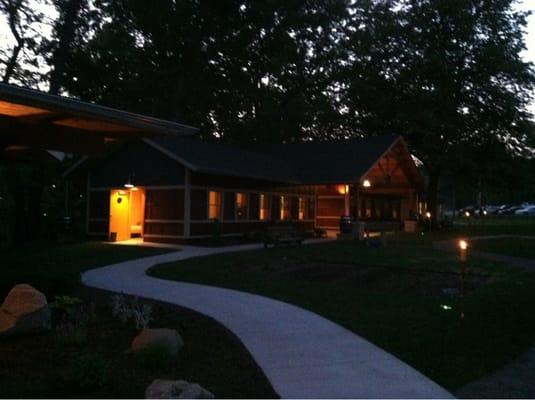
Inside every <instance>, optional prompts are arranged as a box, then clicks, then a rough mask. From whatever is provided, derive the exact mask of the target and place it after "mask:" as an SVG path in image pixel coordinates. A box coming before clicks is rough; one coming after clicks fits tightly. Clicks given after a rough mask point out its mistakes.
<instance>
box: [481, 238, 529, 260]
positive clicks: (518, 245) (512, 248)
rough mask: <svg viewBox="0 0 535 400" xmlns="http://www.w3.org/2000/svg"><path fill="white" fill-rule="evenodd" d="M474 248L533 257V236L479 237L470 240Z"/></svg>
mask: <svg viewBox="0 0 535 400" xmlns="http://www.w3.org/2000/svg"><path fill="white" fill-rule="evenodd" d="M472 247H473V248H474V250H479V251H485V252H488V253H498V254H505V255H508V256H513V257H523V258H531V259H535V237H534V238H533V239H528V238H496V239H480V240H474V241H473V242H472Z"/></svg>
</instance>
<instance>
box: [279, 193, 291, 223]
mask: <svg viewBox="0 0 535 400" xmlns="http://www.w3.org/2000/svg"><path fill="white" fill-rule="evenodd" d="M289 218H290V198H289V197H288V196H281V221H285V220H287V219H289Z"/></svg>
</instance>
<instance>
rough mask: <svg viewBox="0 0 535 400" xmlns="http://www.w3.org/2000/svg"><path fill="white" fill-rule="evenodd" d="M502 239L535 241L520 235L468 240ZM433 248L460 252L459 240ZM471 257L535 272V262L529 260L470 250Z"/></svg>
mask: <svg viewBox="0 0 535 400" xmlns="http://www.w3.org/2000/svg"><path fill="white" fill-rule="evenodd" d="M501 238H518V239H534V241H533V242H534V243H535V238H534V237H533V236H519V235H494V236H473V237H470V238H469V239H468V240H470V241H474V240H483V239H501ZM433 247H434V248H435V249H438V250H445V251H449V252H458V251H459V249H458V247H457V239H450V240H442V241H439V242H435V243H433ZM470 255H471V256H474V257H479V258H483V259H485V260H490V261H497V262H503V263H504V264H508V265H512V266H514V267H517V268H522V269H524V270H526V271H529V272H535V260H530V259H528V258H522V257H513V256H507V255H504V254H498V253H489V252H484V251H477V250H470Z"/></svg>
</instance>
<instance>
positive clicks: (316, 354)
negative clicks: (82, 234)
mask: <svg viewBox="0 0 535 400" xmlns="http://www.w3.org/2000/svg"><path fill="white" fill-rule="evenodd" d="M260 247H261V246H259V245H243V246H232V247H225V248H199V247H188V246H184V247H183V250H182V251H179V252H174V253H167V254H162V255H158V256H153V257H147V258H141V259H137V260H132V261H127V262H123V263H119V264H114V265H109V266H106V267H102V268H98V269H94V270H91V271H88V272H85V273H84V274H83V275H82V282H83V283H84V284H85V285H87V286H91V287H95V288H99V289H106V290H111V291H115V292H124V293H126V294H131V295H136V296H140V297H146V298H151V299H155V300H161V301H165V302H168V303H173V304H177V305H180V306H183V307H187V308H190V309H192V310H195V311H197V312H200V313H202V314H205V315H208V316H210V317H212V318H214V319H215V320H217V321H219V322H220V323H222V324H223V325H225V326H226V327H227V328H229V329H230V330H231V331H232V332H234V334H236V335H237V336H238V337H239V339H240V340H241V341H242V342H243V344H244V345H245V347H246V348H247V349H248V350H249V352H250V353H251V354H252V356H253V358H254V359H255V361H256V362H257V363H258V365H259V366H260V367H261V368H262V369H263V371H264V373H265V374H266V376H267V377H268V379H269V381H270V382H271V384H272V385H273V388H274V389H275V391H276V392H277V393H279V395H280V396H281V397H283V398H451V395H450V394H449V393H448V392H447V391H446V390H444V389H443V388H441V387H440V386H438V385H437V384H436V383H434V382H432V381H431V380H429V379H428V378H427V377H425V376H424V375H422V374H421V373H419V372H418V371H416V370H415V369H413V368H411V367H410V366H408V365H407V364H405V363H403V362H402V361H400V360H399V359H397V358H395V357H394V356H392V355H391V354H389V353H387V352H385V351H383V350H381V349H379V348H378V347H376V346H374V345H373V344H371V343H370V342H368V341H366V340H364V339H363V338H361V337H359V336H357V335H355V334H354V333H352V332H350V331H348V330H347V329H345V328H342V327H341V326H339V325H337V324H335V323H333V322H331V321H329V320H327V319H325V318H323V317H321V316H319V315H317V314H314V313H312V312H310V311H307V310H304V309H302V308H299V307H296V306H293V305H290V304H287V303H283V302H280V301H277V300H273V299H270V298H267V297H262V296H257V295H254V294H249V293H244V292H239V291H235V290H229V289H223V288H217V287H212V286H204V285H197V284H191V283H183V282H174V281H167V280H162V279H157V278H153V277H149V276H147V275H145V271H146V270H147V269H148V268H150V267H152V266H154V265H156V264H160V263H165V262H171V261H178V260H184V259H187V258H191V257H196V256H202V255H209V254H216V253H223V252H232V251H244V250H252V249H257V248H260ZM236 257H239V255H237V256H236Z"/></svg>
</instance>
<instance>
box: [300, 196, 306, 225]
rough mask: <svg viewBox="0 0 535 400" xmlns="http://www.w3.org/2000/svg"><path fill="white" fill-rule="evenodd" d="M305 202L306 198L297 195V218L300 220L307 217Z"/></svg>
mask: <svg viewBox="0 0 535 400" xmlns="http://www.w3.org/2000/svg"><path fill="white" fill-rule="evenodd" d="M307 203H308V199H306V198H304V197H299V219H300V220H303V219H306V217H307V215H306V213H307V210H308V207H307Z"/></svg>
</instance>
